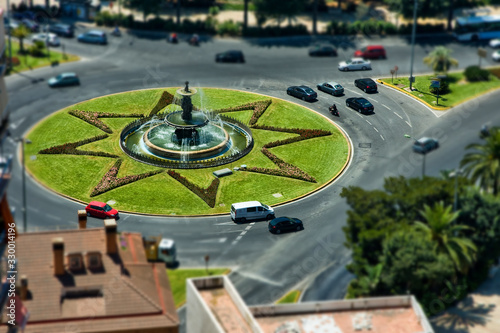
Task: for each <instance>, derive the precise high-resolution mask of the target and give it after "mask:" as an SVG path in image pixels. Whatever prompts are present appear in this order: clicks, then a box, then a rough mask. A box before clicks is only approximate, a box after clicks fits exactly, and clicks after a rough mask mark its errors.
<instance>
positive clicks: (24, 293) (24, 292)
mask: <svg viewBox="0 0 500 333" xmlns="http://www.w3.org/2000/svg"><path fill="white" fill-rule="evenodd" d="M20 296H21V300H22V301H25V300H27V299H28V276H27V275H21V295H20Z"/></svg>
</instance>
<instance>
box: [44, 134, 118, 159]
mask: <svg viewBox="0 0 500 333" xmlns="http://www.w3.org/2000/svg"><path fill="white" fill-rule="evenodd" d="M107 137H108V135H107V134H102V135H97V136H94V137H93V138H88V139H85V140H80V141H77V142H71V143H64V144H62V145H59V146H52V147H50V148H47V149H42V150H40V151H39V152H38V153H39V154H66V155H89V156H100V157H112V158H117V157H118V156H117V155H114V154H109V153H105V152H102V151H83V150H78V149H76V147H79V146H83V145H86V144H88V143H91V142H95V141H99V140H104V139H106V138H107Z"/></svg>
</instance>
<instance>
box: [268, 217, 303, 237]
mask: <svg viewBox="0 0 500 333" xmlns="http://www.w3.org/2000/svg"><path fill="white" fill-rule="evenodd" d="M268 229H269V231H270V232H272V233H273V234H281V233H282V232H286V231H295V230H296V231H300V230H304V224H303V223H302V221H301V220H299V219H297V218H292V217H286V216H283V217H277V218H275V219H272V220H271V221H269V224H268Z"/></svg>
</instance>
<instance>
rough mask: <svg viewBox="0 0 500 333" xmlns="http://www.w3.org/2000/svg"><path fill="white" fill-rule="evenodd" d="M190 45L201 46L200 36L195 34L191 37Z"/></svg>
mask: <svg viewBox="0 0 500 333" xmlns="http://www.w3.org/2000/svg"><path fill="white" fill-rule="evenodd" d="M189 45H191V46H199V45H200V38H199V37H198V35H193V36H191V38H189Z"/></svg>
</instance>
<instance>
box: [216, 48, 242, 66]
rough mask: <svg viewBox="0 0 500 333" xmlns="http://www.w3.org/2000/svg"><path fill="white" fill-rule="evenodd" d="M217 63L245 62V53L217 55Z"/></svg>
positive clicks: (232, 52)
mask: <svg viewBox="0 0 500 333" xmlns="http://www.w3.org/2000/svg"><path fill="white" fill-rule="evenodd" d="M215 62H240V63H243V62H245V57H244V56H243V52H241V51H238V50H231V51H226V52H222V53H217V54H216V55H215Z"/></svg>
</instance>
